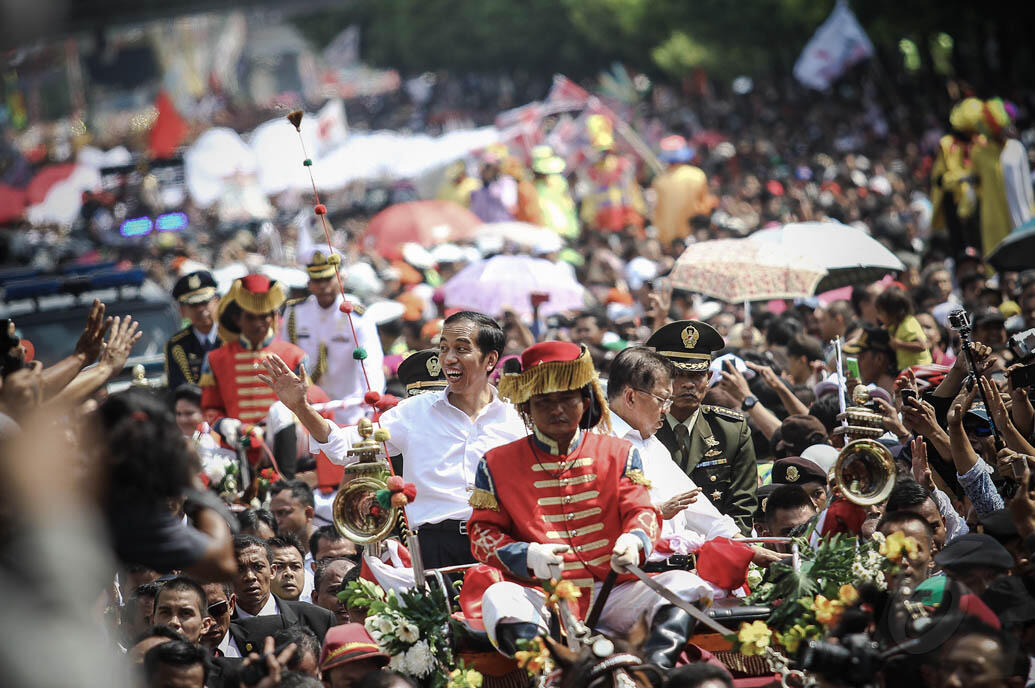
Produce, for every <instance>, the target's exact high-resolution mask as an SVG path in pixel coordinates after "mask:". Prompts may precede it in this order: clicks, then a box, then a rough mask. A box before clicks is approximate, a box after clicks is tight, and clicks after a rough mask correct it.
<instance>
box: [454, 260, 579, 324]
mask: <svg viewBox="0 0 1035 688" xmlns="http://www.w3.org/2000/svg"><path fill="white" fill-rule="evenodd" d="M537 292H543V293H546V294H548V295H549V299H548V300H547V301H546V302H545V303H544V304H543V305H542V306H540V309H539V313H540V315H551V314H553V313H559V312H561V311H567V310H578V309H581V308H583V307H584V304H585V294H586V290H585V288H584V287H583V286H582V285H581V284H579V283H578V282H576V281H575V279H574V278H573V277H572V276H571V273H569V272H568V271H567V270H565V269H564V268H563V267H560V266H557V265H555V264H553V263H551V262H550V261H548V260H543V259H541V258H532V257H531V256H493V257H492V258H489V259H487V260H480V261H478V262H476V263H471V264H470V265H468V266H467V267H465V268H464V269H463V270H461V271H460V272H458V273H457V274H456V275H454V276H453V277H452V278H451V279H450V280H449V281H448V282H446V283H445V284H443V285H442V293H443V295H444V296H445V305H446V307H447V308H464V309H468V310H473V311H478V312H480V313H486V314H488V315H491V316H498V315H500V314H501V313H502V312H503V310H504V309H506V308H513V309H514V311H515V312H516V313H517V314H518V315H520V316H525V317H527V316H530V315H531V314H532V304H531V301H530V297H531V295H532V294H533V293H537Z"/></svg>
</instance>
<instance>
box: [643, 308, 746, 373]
mask: <svg viewBox="0 0 1035 688" xmlns="http://www.w3.org/2000/svg"><path fill="white" fill-rule="evenodd" d="M645 345H646V346H649V347H651V348H652V349H654V350H655V351H657V352H658V353H659V354H661V355H662V356H664V357H665V358H667V359H668V361H669V363H671V364H672V365H674V366H675V367H676V368H679V369H680V370H687V371H691V372H697V371H701V370H708V366H710V365H711V363H712V354H714V353H715V352H716V351H718V350H719V349H721V348H723V347H724V346H726V343H725V342H724V341H723V339H722V335H720V334H719V332H718V331H717V330H716V329H715V328H714V327H712V326H711V325H709V324H708V323H703V322H701V321H699V320H677V321H676V322H672V323H669V324H668V325H665V326H664V327H662V328H660V329H659V330H658V331H657V332H655V333H654V334H652V335H651V336H650V338H649V339H648V340H647V341H646V342H645Z"/></svg>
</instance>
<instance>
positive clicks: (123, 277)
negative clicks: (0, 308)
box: [3, 268, 147, 302]
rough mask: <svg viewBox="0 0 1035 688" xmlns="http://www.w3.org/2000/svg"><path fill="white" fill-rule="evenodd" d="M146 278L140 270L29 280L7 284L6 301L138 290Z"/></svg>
mask: <svg viewBox="0 0 1035 688" xmlns="http://www.w3.org/2000/svg"><path fill="white" fill-rule="evenodd" d="M146 277H147V275H146V274H145V273H144V271H143V270H142V269H140V268H133V269H132V270H110V271H107V272H98V273H95V274H89V275H69V276H67V277H65V278H64V279H61V278H48V279H29V280H19V281H15V282H10V283H8V284H7V285H6V286H5V287H4V290H3V294H4V300H5V301H8V302H10V301H22V300H25V299H38V298H40V297H41V296H54V295H57V294H73V295H75V296H79V295H82V294H86V293H87V292H91V291H97V290H100V289H117V288H119V287H139V286H140V285H142V284H143V283H144V280H145V279H146Z"/></svg>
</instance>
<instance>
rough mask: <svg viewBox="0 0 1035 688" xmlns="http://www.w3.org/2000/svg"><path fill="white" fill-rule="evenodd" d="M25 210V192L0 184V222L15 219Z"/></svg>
mask: <svg viewBox="0 0 1035 688" xmlns="http://www.w3.org/2000/svg"><path fill="white" fill-rule="evenodd" d="M24 212H25V192H24V191H22V190H21V189H16V188H14V187H13V186H8V185H7V184H0V223H3V222H11V221H13V220H17V219H19V218H20V217H21V216H22V213H24Z"/></svg>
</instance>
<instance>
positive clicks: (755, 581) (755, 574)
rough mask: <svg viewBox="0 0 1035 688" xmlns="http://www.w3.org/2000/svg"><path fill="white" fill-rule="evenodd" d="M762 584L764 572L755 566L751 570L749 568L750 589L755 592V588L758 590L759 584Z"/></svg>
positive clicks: (748, 581) (748, 582) (748, 580)
mask: <svg viewBox="0 0 1035 688" xmlns="http://www.w3.org/2000/svg"><path fill="white" fill-rule="evenodd" d="M761 582H762V572H761V571H759V570H758V569H756V568H755V567H753V566H752V567H751V568H749V569H748V572H747V584H748V587H749V588H751V589H752V590H754V589H755V588H757V587H758V586H759V584H760V583H761Z"/></svg>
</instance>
